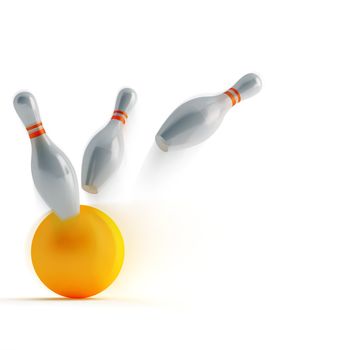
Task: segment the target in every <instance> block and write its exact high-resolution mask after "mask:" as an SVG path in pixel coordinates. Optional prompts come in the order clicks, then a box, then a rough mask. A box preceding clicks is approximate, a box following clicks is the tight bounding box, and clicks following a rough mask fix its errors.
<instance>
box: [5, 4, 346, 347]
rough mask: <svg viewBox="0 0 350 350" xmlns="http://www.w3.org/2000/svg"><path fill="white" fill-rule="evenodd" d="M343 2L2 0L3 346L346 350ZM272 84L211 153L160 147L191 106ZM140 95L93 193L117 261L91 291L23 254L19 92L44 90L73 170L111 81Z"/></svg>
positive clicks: (39, 208) (26, 228)
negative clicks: (62, 294) (116, 268)
mask: <svg viewBox="0 0 350 350" xmlns="http://www.w3.org/2000/svg"><path fill="white" fill-rule="evenodd" d="M348 14H349V9H348V1H336V0H335V1H332V2H329V1H322V0H318V1H305V0H303V1H299V0H294V1H277V0H276V1H273V0H266V1H258V0H245V1H233V0H231V1H228V0H216V1H204V0H202V1H189V0H187V1H181V0H177V1H171V2H170V1H153V0H148V1H133V0H130V1H106V0H100V1H95V2H94V1H87V0H85V1H72V0H71V1H66V0H61V1H56V2H52V1H44V0H36V1H24V0H23V1H18V0H11V1H1V2H0V116H1V137H0V146H1V147H0V149H1V151H0V152H1V165H0V169H1V171H0V179H1V181H0V183H1V230H0V276H1V279H0V349H1V350H19V349H21V350H22V349H52V350H56V349H60V350H61V349H106V350H107V349H123V350H128V349H133V350H134V349H135V350H136V349H137V350H138V349H206V348H208V349H249V350H250V349H251V350H253V349H254V350H256V349H268V350H272V349H278V350H280V349H308V350H309V349H318V350H319V349H338V350H339V349H349V347H350V335H349V326H350V282H349V281H350V254H349V250H350V249H349V248H350V235H349V234H350V221H349V213H350V166H349V151H350V137H349V131H350V122H349V112H350V107H349V79H350V70H349V62H350V53H349V45H348V42H349V38H348V33H349V31H350V21H349V16H348ZM248 72H256V73H258V74H260V75H261V77H262V80H263V84H264V86H263V90H262V92H261V93H260V94H259V95H257V96H256V97H254V98H252V99H250V100H248V101H246V102H244V103H242V104H240V105H238V106H236V107H234V108H233V109H232V110H231V111H230V112H229V113H228V114H227V117H226V118H225V120H224V122H223V124H222V125H221V127H220V129H219V130H218V131H217V132H216V134H215V135H214V136H213V137H212V138H211V139H209V140H208V141H207V142H205V143H203V144H202V145H200V146H198V147H196V148H193V149H190V150H186V151H183V152H180V153H173V154H162V153H160V152H158V151H157V149H155V148H153V147H152V144H153V139H154V135H155V133H156V132H157V130H158V128H159V127H160V125H161V124H162V122H163V121H164V120H165V118H166V117H167V116H168V115H169V114H170V113H171V112H172V110H173V109H174V108H176V107H177V106H178V105H179V104H180V103H182V102H184V101H185V100H187V99H189V98H191V97H194V96H198V95H201V94H210V93H219V92H223V91H225V90H226V89H227V88H229V87H230V86H232V85H233V84H234V83H235V81H236V80H238V79H239V78H240V77H241V76H242V75H244V74H246V73H248ZM125 86H130V87H132V88H134V89H135V90H136V91H137V93H138V97H139V98H138V103H137V106H136V108H135V110H134V111H133V112H132V113H130V118H129V120H128V124H127V126H126V128H125V131H126V132H125V137H126V147H127V154H126V157H125V161H124V164H123V166H122V168H121V169H120V171H119V173H118V174H117V175H116V176H115V177H114V178H113V179H111V181H110V183H108V184H107V185H106V186H105V188H104V191H103V192H102V193H101V194H100V195H99V196H97V197H91V196H87V195H86V194H84V193H81V201H82V203H88V204H91V205H95V206H97V207H99V208H101V209H103V210H105V211H106V212H107V213H109V214H110V215H111V216H112V217H113V218H114V219H115V220H116V222H117V223H118V225H119V227H120V229H121V231H122V233H123V236H124V239H125V244H126V260H125V264H124V267H123V270H122V272H121V274H120V276H119V277H118V279H117V280H116V282H115V284H114V285H113V286H112V287H111V288H109V289H108V290H107V291H106V292H104V293H102V294H100V295H98V296H97V297H96V298H95V299H91V300H83V301H71V300H61V299H57V296H56V295H54V294H53V293H51V292H50V291H49V290H47V289H46V288H45V287H44V286H43V285H42V284H41V283H40V282H39V281H38V279H37V277H36V275H35V273H34V271H33V269H32V267H31V262H30V255H29V252H30V242H31V238H32V234H33V231H34V229H35V227H36V226H37V225H38V223H39V222H40V220H41V219H42V218H43V216H44V215H46V213H47V211H48V209H47V207H46V206H45V204H43V202H42V201H41V199H40V198H39V196H38V195H37V193H36V191H35V188H34V186H33V183H32V179H31V173H30V143H29V140H28V137H27V135H26V131H25V129H24V127H23V125H22V124H21V122H20V120H19V119H18V117H17V115H16V114H15V112H14V109H13V106H12V99H13V96H14V94H15V93H16V92H17V91H18V90H22V89H28V90H29V91H31V92H33V93H34V94H35V96H36V97H37V100H38V103H39V106H40V110H41V115H42V119H43V122H44V125H45V128H46V131H47V133H48V134H49V136H50V137H51V138H52V139H53V140H54V142H55V143H56V144H57V145H58V146H59V147H60V148H62V149H63V150H64V151H65V153H67V155H68V156H69V157H70V159H71V161H72V162H73V164H74V165H75V167H76V171H77V173H78V176H80V164H81V158H82V154H83V151H84V148H85V146H86V144H87V142H88V140H89V138H90V137H91V136H92V135H93V134H94V132H96V131H97V130H98V129H99V128H101V127H102V126H103V125H104V124H105V123H106V122H107V121H108V120H109V118H110V116H111V113H112V111H113V107H114V100H115V97H116V95H117V93H118V91H119V89H120V88H122V87H125Z"/></svg>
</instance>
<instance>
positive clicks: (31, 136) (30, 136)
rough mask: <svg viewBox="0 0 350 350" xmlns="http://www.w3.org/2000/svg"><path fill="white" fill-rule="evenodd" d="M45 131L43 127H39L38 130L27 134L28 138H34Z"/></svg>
mask: <svg viewBox="0 0 350 350" xmlns="http://www.w3.org/2000/svg"><path fill="white" fill-rule="evenodd" d="M45 133H46V131H45V129H40V130H37V131H34V132H32V133H31V134H29V138H30V139H34V138H35V137H38V136H40V135H42V134H45Z"/></svg>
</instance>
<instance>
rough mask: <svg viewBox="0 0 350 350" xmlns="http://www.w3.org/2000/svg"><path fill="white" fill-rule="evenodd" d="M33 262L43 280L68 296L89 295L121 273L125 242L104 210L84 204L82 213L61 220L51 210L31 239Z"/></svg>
mask: <svg viewBox="0 0 350 350" xmlns="http://www.w3.org/2000/svg"><path fill="white" fill-rule="evenodd" d="M31 255H32V262H33V266H34V269H35V272H36V273H37V275H38V277H39V278H40V280H41V281H42V282H43V283H44V284H45V285H46V286H47V287H48V288H49V289H51V290H52V291H54V292H55V293H57V294H60V295H62V296H65V297H68V298H87V297H90V296H93V295H95V294H97V293H100V292H101V291H103V290H104V289H106V288H107V287H108V286H109V285H110V284H111V283H112V282H113V281H114V280H115V278H116V277H117V276H118V274H119V272H120V269H121V267H122V264H123V260H124V243H123V238H122V236H121V233H120V231H119V229H118V227H117V225H116V224H115V223H114V221H113V220H112V219H111V218H110V217H109V216H108V215H106V214H105V213H103V212H102V211H101V210H98V209H96V208H93V207H90V206H85V205H82V206H81V207H80V214H79V215H78V216H76V217H73V218H71V219H68V220H65V221H62V220H60V219H59V218H58V216H57V215H56V214H54V213H53V212H51V213H50V214H49V215H48V216H47V217H45V219H44V220H43V221H42V222H41V223H40V225H39V227H38V228H37V230H36V232H35V235H34V238H33V242H32V251H31Z"/></svg>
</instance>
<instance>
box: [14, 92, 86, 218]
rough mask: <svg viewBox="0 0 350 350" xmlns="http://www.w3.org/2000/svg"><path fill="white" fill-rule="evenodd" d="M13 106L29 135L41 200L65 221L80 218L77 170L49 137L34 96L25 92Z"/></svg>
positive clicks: (34, 176) (35, 182)
mask: <svg viewBox="0 0 350 350" xmlns="http://www.w3.org/2000/svg"><path fill="white" fill-rule="evenodd" d="M13 104H14V107H15V109H16V112H17V114H18V115H19V117H20V118H21V120H22V122H23V124H24V126H25V127H26V129H27V131H28V134H29V138H30V141H31V144H32V175H33V180H34V184H35V186H36V188H37V190H38V192H39V193H40V195H41V197H42V198H43V199H44V201H45V202H46V204H47V205H48V206H49V207H50V208H51V209H52V210H53V211H54V212H55V213H56V214H57V215H58V216H59V217H60V218H61V219H62V220H65V219H68V218H70V217H73V216H75V215H77V214H79V211H80V203H79V185H78V181H77V177H76V175H75V171H74V168H73V166H72V164H71V162H70V161H69V159H68V158H67V156H66V155H65V154H64V153H63V152H62V151H61V150H60V149H59V148H58V147H57V146H56V145H55V144H54V143H53V142H52V141H51V140H50V139H49V137H48V136H47V135H46V133H45V130H44V128H43V125H42V122H41V120H40V115H39V109H38V105H37V103H36V101H35V98H34V96H33V95H32V94H31V93H29V92H21V93H19V94H18V95H17V96H16V97H15V99H14V101H13Z"/></svg>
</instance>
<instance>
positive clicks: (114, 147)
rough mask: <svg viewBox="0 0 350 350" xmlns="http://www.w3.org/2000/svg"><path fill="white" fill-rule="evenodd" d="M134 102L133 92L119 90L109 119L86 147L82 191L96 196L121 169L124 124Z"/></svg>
mask: <svg viewBox="0 0 350 350" xmlns="http://www.w3.org/2000/svg"><path fill="white" fill-rule="evenodd" d="M135 102H136V92H135V91H134V90H132V89H128V88H126V89H123V90H121V91H120V92H119V94H118V97H117V101H116V103H115V108H114V112H113V116H112V119H111V120H110V121H109V122H108V124H107V125H106V126H105V127H104V128H103V129H102V130H101V131H99V132H98V133H97V134H96V135H95V136H94V137H93V138H92V140H91V141H90V143H89V144H88V146H87V147H86V150H85V153H84V157H83V165H82V171H81V183H82V187H83V189H84V190H85V191H87V192H89V193H97V192H98V191H99V189H100V187H101V186H102V185H103V184H104V183H105V181H106V180H107V179H108V178H109V177H110V176H111V175H112V173H113V172H115V171H116V170H117V169H118V167H119V166H120V163H121V160H122V158H123V154H124V136H123V129H124V124H125V122H126V119H127V118H128V113H129V111H130V110H131V109H132V107H133V106H134V105H135Z"/></svg>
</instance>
